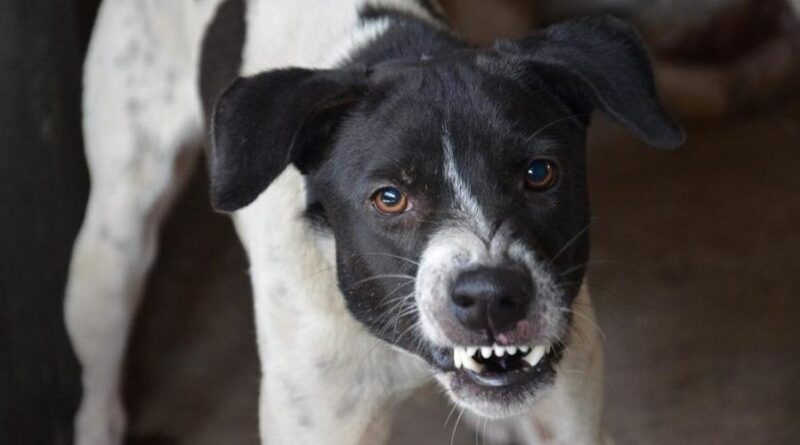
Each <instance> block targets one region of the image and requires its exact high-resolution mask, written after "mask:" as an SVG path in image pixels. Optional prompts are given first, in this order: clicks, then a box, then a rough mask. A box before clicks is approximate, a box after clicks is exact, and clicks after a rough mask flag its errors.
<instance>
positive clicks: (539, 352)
mask: <svg viewBox="0 0 800 445" xmlns="http://www.w3.org/2000/svg"><path fill="white" fill-rule="evenodd" d="M544 350H545V346H544V345H536V346H534V347H533V349H532V350H531V352H530V353H528V355H526V356H525V357H522V360H525V361H526V362H527V363H528V364H529V365H531V367H534V366H536V365H538V364H539V361H540V360H541V359H542V357H544V354H545V352H544Z"/></svg>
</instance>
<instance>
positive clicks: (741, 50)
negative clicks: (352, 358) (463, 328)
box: [0, 0, 800, 445]
mask: <svg viewBox="0 0 800 445" xmlns="http://www.w3.org/2000/svg"><path fill="white" fill-rule="evenodd" d="M98 3H99V2H98V0H60V1H54V0H49V1H45V0H25V1H23V0H0V444H67V443H71V434H72V432H71V417H72V415H73V414H74V411H75V409H76V407H77V403H78V400H79V396H80V383H79V379H78V377H79V367H78V365H77V363H76V361H75V359H74V356H73V355H72V352H71V349H70V346H69V342H68V339H67V337H66V334H65V330H64V324H63V321H62V294H63V287H64V282H65V279H66V270H67V264H68V259H69V254H70V250H71V248H72V242H73V240H74V237H75V235H76V234H77V231H78V228H79V226H80V223H81V220H82V217H83V211H84V205H85V202H86V197H87V193H88V187H89V181H88V176H87V171H86V166H85V160H84V158H83V154H82V141H81V132H80V88H81V83H80V75H81V64H82V58H83V55H84V53H85V50H86V45H87V42H88V38H89V35H90V32H91V26H92V21H93V18H94V13H95V11H96V8H97V5H98ZM443 5H444V7H445V9H446V10H447V12H448V14H449V16H450V17H451V19H452V21H453V24H454V26H455V27H456V29H458V30H459V31H460V32H462V33H463V34H464V35H465V36H466V37H467V38H468V39H470V40H472V41H473V42H475V43H476V44H479V45H486V44H490V43H491V42H492V41H493V39H495V38H496V37H515V36H519V35H522V34H524V33H526V32H528V31H529V30H531V29H535V28H538V27H542V26H546V25H547V24H548V23H551V22H553V21H557V20H560V19H563V18H567V17H569V16H573V15H577V14H585V13H596V12H610V13H614V14H617V15H619V16H622V17H625V18H627V19H629V20H631V21H632V22H633V23H634V24H636V25H637V27H638V28H639V29H640V31H641V32H642V34H643V35H644V36H645V38H646V40H647V41H648V43H649V44H650V47H651V52H652V55H653V57H654V62H655V65H656V74H657V80H658V85H659V89H660V94H661V96H662V98H663V100H664V102H665V103H666V104H667V106H668V108H669V109H670V110H671V111H672V113H673V114H674V115H675V116H676V117H677V118H678V119H679V120H680V121H681V122H682V124H683V125H684V126H685V128H686V130H687V136H688V140H687V143H686V145H685V146H684V147H682V148H681V149H679V150H678V151H676V152H671V153H663V152H655V151H651V150H648V149H646V148H645V147H644V146H642V144H640V143H639V142H637V141H635V140H634V139H632V138H631V137H630V136H628V135H627V134H626V133H625V132H624V131H623V130H621V129H619V128H617V127H615V126H613V125H611V124H609V123H608V122H606V121H604V120H603V119H597V120H596V122H595V124H594V127H593V129H592V131H591V132H590V143H589V159H590V179H591V194H592V200H593V212H594V216H595V221H594V223H593V226H592V231H593V243H594V244H593V257H592V263H591V267H590V270H589V283H590V285H591V287H592V288H593V290H594V299H595V306H596V309H597V312H598V315H599V319H600V326H601V327H602V329H603V332H604V336H605V349H606V382H605V394H606V409H605V413H604V415H605V424H606V427H607V428H608V430H609V431H610V433H611V434H612V435H613V436H614V437H615V439H616V441H617V443H619V444H640V443H641V444H675V443H682V444H683V443H685V444H717V443H736V444H787V445H788V444H797V443H800V421H799V420H798V419H799V418H800V382H798V380H799V378H800V315H798V314H800V253H799V252H800V88H798V86H800V26H799V25H798V23H799V22H798V14H800V1H798V0H760V1H759V0H704V1H696V0H571V1H568V2H567V1H557V0H492V1H485V0H448V1H444V2H443ZM206 181H207V178H206V174H205V172H204V171H203V169H202V168H200V167H198V169H197V171H196V173H195V175H194V178H193V180H192V181H191V182H190V184H189V185H188V186H187V187H186V190H185V192H184V193H183V197H182V198H181V199H180V201H179V202H178V203H177V205H176V206H175V209H174V211H173V212H172V214H171V215H170V217H169V219H168V221H167V224H166V225H165V226H164V228H163V231H162V235H161V236H162V238H161V239H162V248H161V254H160V256H159V258H158V260H157V263H156V265H155V267H154V270H153V272H152V276H151V280H150V283H149V286H148V289H147V296H146V298H145V302H144V305H143V308H142V311H141V313H140V316H139V319H138V322H137V327H136V329H135V332H134V334H133V338H132V341H131V346H130V352H129V354H128V364H127V377H126V384H125V393H126V400H127V404H128V409H129V411H130V416H131V419H130V427H131V438H130V443H132V444H153V445H160V444H203V445H204V444H220V443H225V444H256V443H257V428H256V396H257V382H258V369H257V358H256V355H255V344H254V326H253V322H252V311H251V299H250V290H249V281H248V276H247V274H246V260H245V258H244V254H243V251H242V249H241V246H240V245H239V243H238V240H237V239H236V237H235V235H234V233H233V230H232V227H231V224H230V222H229V221H228V219H227V218H226V217H224V216H222V215H218V214H214V213H213V212H211V210H210V208H209V205H208V197H207V186H206ZM449 410H450V406H449V405H448V403H447V402H446V401H445V400H444V399H443V398H442V397H441V395H440V393H439V391H438V390H437V389H436V388H433V387H430V388H424V389H423V390H422V391H420V393H419V394H417V395H416V396H415V397H414V398H413V399H412V400H411V401H409V402H408V403H407V404H405V405H404V406H403V407H402V409H401V410H400V411H399V412H398V414H397V416H398V418H399V419H398V422H397V423H396V425H397V427H396V428H395V430H394V434H393V438H392V445H400V444H442V443H450V440H451V435H453V434H454V436H452V437H454V440H453V443H458V444H472V443H475V442H476V438H475V434H474V432H472V431H469V430H468V428H467V427H466V426H465V425H463V424H461V425H455V422H454V419H452V418H451V419H450V421H449V422H447V421H446V418H447V414H448V412H449Z"/></svg>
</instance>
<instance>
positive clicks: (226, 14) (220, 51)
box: [200, 0, 245, 124]
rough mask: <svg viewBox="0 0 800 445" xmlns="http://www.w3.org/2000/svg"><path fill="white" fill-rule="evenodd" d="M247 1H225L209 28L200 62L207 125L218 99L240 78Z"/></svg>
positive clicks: (201, 88)
mask: <svg viewBox="0 0 800 445" xmlns="http://www.w3.org/2000/svg"><path fill="white" fill-rule="evenodd" d="M244 16H245V0H225V1H224V2H222V3H221V4H220V5H219V6H218V7H217V13H216V15H215V16H214V20H213V21H212V22H211V23H210V24H209V26H208V28H207V29H206V33H205V36H203V43H202V58H201V60H200V93H201V97H202V100H203V112H204V115H205V118H206V124H208V123H209V122H211V120H210V117H211V110H212V109H213V107H214V102H215V101H216V100H217V96H218V95H219V93H220V92H222V90H223V89H225V87H226V86H228V85H229V84H230V83H231V82H233V81H234V80H235V79H236V78H237V77H238V76H239V70H240V69H241V66H242V50H243V48H244V34H245V23H244Z"/></svg>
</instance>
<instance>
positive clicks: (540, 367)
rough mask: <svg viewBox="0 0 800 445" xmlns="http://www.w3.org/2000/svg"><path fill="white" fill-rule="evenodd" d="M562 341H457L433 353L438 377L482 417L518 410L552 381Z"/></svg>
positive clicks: (534, 398) (535, 398)
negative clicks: (512, 343)
mask: <svg viewBox="0 0 800 445" xmlns="http://www.w3.org/2000/svg"><path fill="white" fill-rule="evenodd" d="M563 354H564V346H563V345H562V344H561V343H554V344H531V345H518V346H500V345H492V346H457V347H454V348H446V349H445V348H443V349H440V350H439V351H437V353H435V354H434V363H435V365H436V366H437V367H438V368H439V369H440V371H441V374H440V375H439V380H440V381H441V382H442V383H444V384H445V385H446V387H447V388H448V389H449V392H450V393H451V395H452V396H453V397H454V398H455V399H456V400H457V401H458V402H460V403H462V404H464V405H466V406H468V407H470V408H472V409H473V411H475V412H477V413H479V414H482V415H484V416H487V417H504V416H508V415H513V414H516V413H518V412H520V410H521V409H523V408H524V407H525V406H529V405H530V403H532V402H534V401H535V400H537V399H538V398H539V397H541V396H542V394H544V391H545V390H546V388H549V387H550V386H551V385H552V384H553V383H554V382H555V375H556V371H555V365H556V364H557V363H558V362H559V361H560V360H561V358H562V356H563Z"/></svg>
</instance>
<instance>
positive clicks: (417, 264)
mask: <svg viewBox="0 0 800 445" xmlns="http://www.w3.org/2000/svg"><path fill="white" fill-rule="evenodd" d="M369 255H380V256H386V257H389V258H394V259H398V260H402V261H406V262H408V263H411V264H413V265H415V266H419V262H417V261H414V260H412V259H411V258H406V257H404V256H400V255H394V254H391V253H385V252H367V253H364V254H361V256H369Z"/></svg>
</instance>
